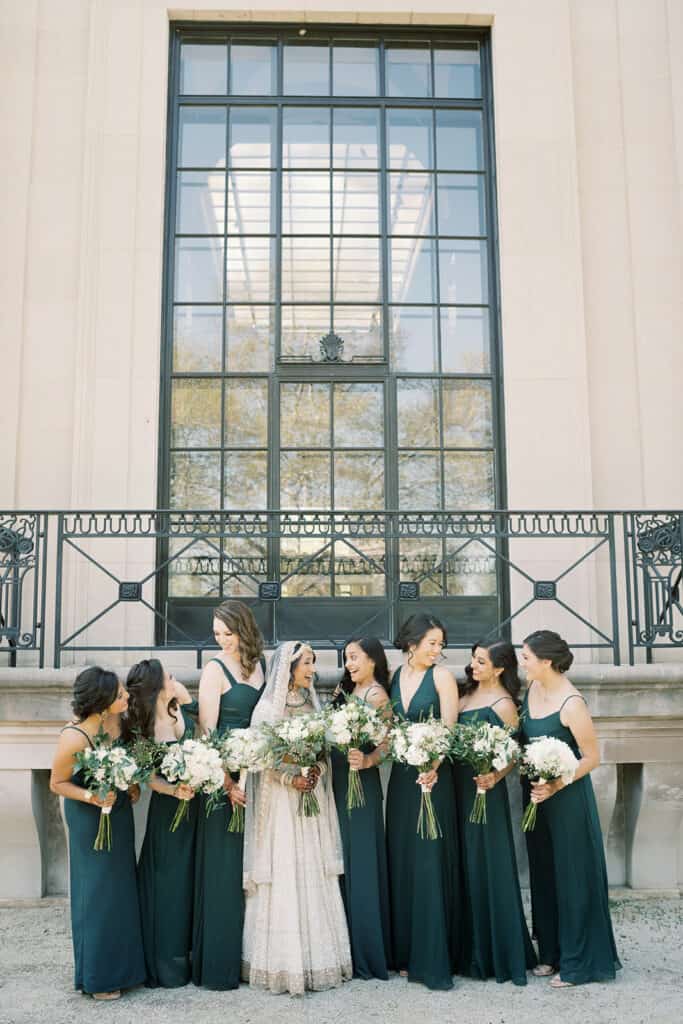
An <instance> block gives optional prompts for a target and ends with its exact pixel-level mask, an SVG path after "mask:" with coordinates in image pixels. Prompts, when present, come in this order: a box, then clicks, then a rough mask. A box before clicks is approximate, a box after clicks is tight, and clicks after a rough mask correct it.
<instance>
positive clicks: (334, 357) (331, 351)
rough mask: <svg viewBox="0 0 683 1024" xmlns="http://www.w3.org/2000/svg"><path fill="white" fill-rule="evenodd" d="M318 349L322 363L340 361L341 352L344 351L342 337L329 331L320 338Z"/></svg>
mask: <svg viewBox="0 0 683 1024" xmlns="http://www.w3.org/2000/svg"><path fill="white" fill-rule="evenodd" d="M320 351H321V353H322V357H323V358H322V361H323V362H324V363H341V362H343V360H342V352H343V351H344V339H343V338H340V337H339V335H338V334H335V333H334V331H329V333H328V334H325V335H324V336H323V337H322V338H321V339H320Z"/></svg>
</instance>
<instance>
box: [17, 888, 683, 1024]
mask: <svg viewBox="0 0 683 1024" xmlns="http://www.w3.org/2000/svg"><path fill="white" fill-rule="evenodd" d="M612 909H613V917H614V926H615V931H616V937H617V945H618V948H619V951H620V955H621V959H622V962H623V965H624V969H623V971H620V972H619V975H618V977H617V980H616V982H613V983H610V984H605V985H584V986H582V987H579V988H576V989H568V990H564V991H552V990H551V989H550V988H549V986H548V984H547V982H546V981H543V980H542V979H537V978H532V977H531V976H530V977H529V984H528V985H527V987H526V988H516V987H515V986H513V985H510V984H507V985H497V984H496V983H495V982H492V981H489V982H474V981H467V980H462V979H456V985H455V988H454V989H453V991H452V992H429V991H428V990H427V989H425V988H423V987H422V986H421V985H411V984H408V982H407V981H406V980H405V979H403V978H399V977H393V978H392V979H391V980H390V981H389V982H369V981H353V982H350V983H348V984H346V985H344V986H343V987H342V988H341V989H335V990H334V991H332V992H321V993H313V994H310V995H307V996H305V997H303V998H294V999H293V998H290V997H289V996H271V995H267V994H265V993H262V992H256V991H252V990H250V989H249V988H248V987H247V986H245V985H243V986H242V987H241V988H240V989H239V991H236V992H224V993H220V992H207V991H204V990H202V989H196V988H194V986H193V985H188V986H187V987H186V988H184V989H176V990H173V991H169V990H162V989H157V990H148V989H145V988H138V989H136V990H134V991H131V992H128V993H126V994H125V996H124V997H123V998H122V999H121V1000H120V1001H119V1002H116V1003H108V1004H98V1005H96V1004H94V1003H93V1001H92V999H90V998H88V997H86V996H83V995H81V994H80V993H78V992H74V991H73V989H72V987H71V986H72V979H73V976H72V959H71V935H70V930H69V911H68V904H67V902H66V901H65V900H42V901H36V902H23V903H6V904H4V905H3V904H0V950H1V953H0V1024H34V1022H39V1021H40V1022H41V1024H42V1022H46V1024H67V1022H69V1024H71V1022H75V1024H80V1022H89V1021H98V1022H99V1021H102V1020H106V1022H107V1024H130V1022H133V1021H139V1020H141V1021H144V1024H155V1022H163V1024H227V1022H229V1024H260V1022H270V1021H271V1020H272V1018H273V1015H274V1014H277V1024H374V1022H377V1024H379V1022H382V1024H385V1022H388V1024H418V1022H419V1024H431V1022H434V1024H437V1022H439V1024H441V1022H445V1024H450V1022H457V1024H529V1022H539V1024H555V1022H561V1021H563V1020H564V1021H580V1020H588V1021H590V1024H680V1022H681V1020H683V900H681V899H676V898H653V897H652V896H648V898H646V899H645V898H638V897H637V896H635V895H633V894H627V893H624V894H617V896H616V898H615V899H614V900H613V903H612Z"/></svg>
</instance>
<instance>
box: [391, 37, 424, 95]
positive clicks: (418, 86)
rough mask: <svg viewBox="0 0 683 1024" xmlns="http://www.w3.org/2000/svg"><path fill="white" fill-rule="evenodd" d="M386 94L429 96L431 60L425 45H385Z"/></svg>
mask: <svg viewBox="0 0 683 1024" xmlns="http://www.w3.org/2000/svg"><path fill="white" fill-rule="evenodd" d="M385 53H386V82H387V96H431V95H432V81H431V77H432V76H431V62H430V52H429V47H427V46H424V47H422V46H419V44H418V45H415V46H387V48H386V51H385Z"/></svg>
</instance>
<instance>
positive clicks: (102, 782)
mask: <svg viewBox="0 0 683 1024" xmlns="http://www.w3.org/2000/svg"><path fill="white" fill-rule="evenodd" d="M74 762H75V764H76V765H77V767H78V768H81V769H82V770H83V775H84V778H85V782H86V786H87V788H88V789H89V790H90V791H91V792H93V793H95V794H96V796H97V797H99V799H100V800H104V798H105V797H106V795H107V793H109V791H110V790H112V789H118V790H120V791H121V792H126V791H127V790H128V789H129V787H130V786H132V785H133V784H134V783H136V782H144V780H145V772H144V771H142V770H141V769H140V767H139V766H138V764H137V762H136V761H135V760H134V758H133V757H132V756H131V755H130V754H129V753H128V751H127V750H126V749H125V748H124V747H123V746H121V745H119V744H116V743H115V744H111V743H110V742H109V736H108V735H107V733H105V732H104V731H103V730H102V729H100V730H99V731H98V733H97V735H96V736H95V739H94V740H93V746H92V747H89V748H88V749H87V750H79V751H78V752H77V754H76V755H75V757H74ZM110 814H111V807H102V808H100V823H99V827H98V829H97V835H96V837H95V842H94V843H93V849H94V850H111V844H112V829H111V818H110Z"/></svg>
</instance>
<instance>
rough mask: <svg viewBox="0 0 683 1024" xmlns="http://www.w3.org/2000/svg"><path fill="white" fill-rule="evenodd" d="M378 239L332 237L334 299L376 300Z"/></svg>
mask: <svg viewBox="0 0 683 1024" xmlns="http://www.w3.org/2000/svg"><path fill="white" fill-rule="evenodd" d="M379 268H380V262H379V239H378V238H335V239H334V301H335V302H373V303H374V302H379V301H380V299H381V279H380V269H379Z"/></svg>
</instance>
